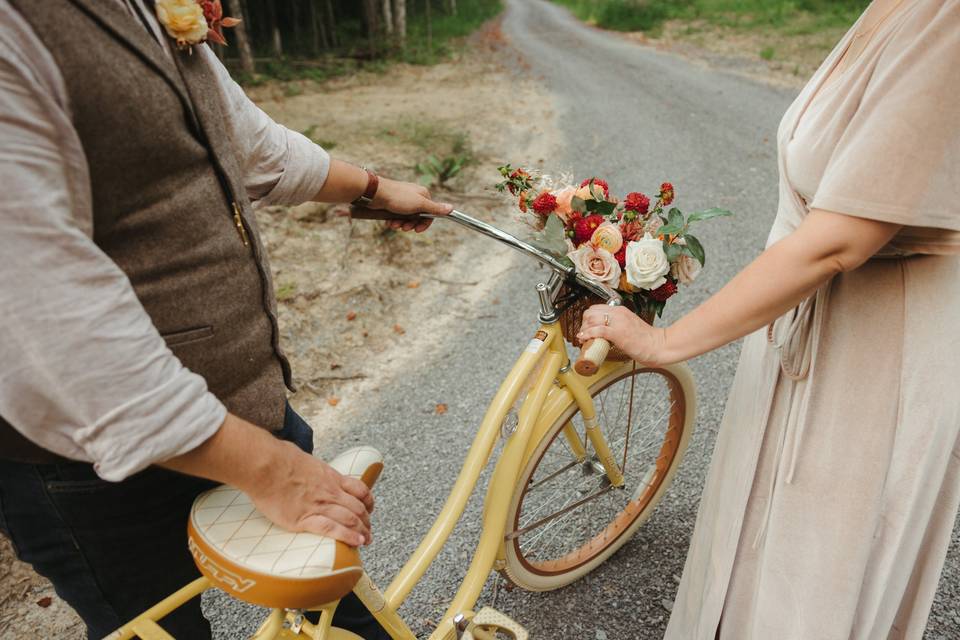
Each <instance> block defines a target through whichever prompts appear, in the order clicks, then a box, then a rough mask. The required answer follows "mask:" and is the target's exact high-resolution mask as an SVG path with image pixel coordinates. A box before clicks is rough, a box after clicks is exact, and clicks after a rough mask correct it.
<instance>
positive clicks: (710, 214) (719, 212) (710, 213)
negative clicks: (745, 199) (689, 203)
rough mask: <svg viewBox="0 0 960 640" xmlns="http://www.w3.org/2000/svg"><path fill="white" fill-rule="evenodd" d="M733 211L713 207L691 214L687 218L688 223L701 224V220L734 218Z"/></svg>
mask: <svg viewBox="0 0 960 640" xmlns="http://www.w3.org/2000/svg"><path fill="white" fill-rule="evenodd" d="M732 215H733V212H732V211H727V210H726V209H720V208H718V207H713V208H710V209H705V210H703V211H697V212H696V213H691V214H690V216H689V217H688V218H687V222H700V221H701V220H709V219H711V218H725V217H726V216H732Z"/></svg>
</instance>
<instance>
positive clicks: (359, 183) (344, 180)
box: [313, 159, 368, 202]
mask: <svg viewBox="0 0 960 640" xmlns="http://www.w3.org/2000/svg"><path fill="white" fill-rule="evenodd" d="M367 180H368V176H367V172H366V171H365V170H363V169H361V168H360V167H357V166H354V165H352V164H350V163H348V162H343V161H342V160H334V159H331V160H330V171H329V173H328V174H327V180H326V182H324V183H323V188H321V189H320V191H318V192H317V194H316V195H315V196H314V197H313V200H315V201H316V202H353V201H354V200H356V199H357V198H359V197H360V196H362V195H363V192H364V191H366V189H367Z"/></svg>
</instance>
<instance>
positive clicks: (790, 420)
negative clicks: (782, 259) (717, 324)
mask: <svg viewBox="0 0 960 640" xmlns="http://www.w3.org/2000/svg"><path fill="white" fill-rule="evenodd" d="M856 28H857V26H856V25H855V26H854V29H852V30H851V31H850V33H848V34H847V35H846V37H844V39H843V40H842V41H841V42H840V44H839V45H838V46H837V48H836V49H835V50H834V52H833V53H832V54H831V55H830V56H829V57H828V58H827V60H826V61H825V62H824V64H823V66H822V67H821V69H820V70H819V71H818V72H817V73H816V74H815V75H814V77H813V78H812V80H811V81H810V83H809V84H808V85H807V87H806V88H805V89H804V90H803V91H802V92H801V94H800V96H799V97H798V98H797V100H796V102H795V103H794V104H793V105H792V106H791V107H790V109H789V110H788V111H787V113H786V115H785V117H784V119H783V122H782V123H781V127H780V131H779V136H778V138H779V162H780V178H781V189H780V207H779V211H778V215H777V218H776V221H775V223H774V227H773V230H772V232H771V235H770V243H773V242H776V241H777V240H779V239H781V238H783V237H784V236H786V235H787V234H789V233H790V232H791V231H793V230H794V229H796V228H797V227H798V226H799V225H800V223H801V222H802V221H803V219H804V217H805V216H806V214H807V213H808V212H809V211H810V210H811V209H823V210H828V211H834V212H838V213H843V214H847V215H851V216H858V217H864V218H871V219H876V220H883V221H888V222H894V223H899V224H902V225H905V226H904V228H903V230H902V231H901V232H900V233H899V234H898V235H897V236H896V237H895V239H894V240H893V241H892V242H891V243H890V245H889V246H887V247H885V248H884V249H883V250H882V251H881V252H880V253H879V254H878V255H877V256H876V257H875V258H874V259H871V260H870V261H868V262H867V263H866V264H865V265H864V266H862V267H861V268H859V269H856V270H854V271H852V272H849V273H844V274H842V275H840V276H837V277H836V278H834V279H833V280H832V281H831V282H830V283H829V284H827V285H826V286H824V287H823V288H822V289H820V290H819V291H818V292H817V293H816V294H815V295H814V296H812V297H811V298H810V299H808V300H806V301H805V302H804V303H802V304H801V305H800V306H799V307H797V308H796V309H795V310H793V311H792V312H790V313H789V314H787V315H786V316H785V317H783V318H781V319H780V320H778V321H777V322H775V323H774V324H773V325H771V327H769V328H768V329H767V330H764V331H761V332H758V333H756V334H753V335H751V336H748V337H747V338H746V340H745V341H744V344H743V350H742V355H741V361H740V365H739V369H738V371H737V375H736V379H735V381H734V384H733V388H732V390H731V394H730V398H729V401H728V404H727V409H726V413H725V415H724V419H723V422H722V424H721V427H720V431H719V435H718V439H717V445H716V449H715V451H714V455H713V459H712V463H711V468H710V471H709V474H708V478H707V484H706V487H705V489H704V494H703V498H702V500H701V505H700V512H699V515H698V519H697V525H696V529H695V531H694V535H693V540H692V543H691V547H690V551H689V554H688V557H687V563H686V567H685V569H684V573H683V578H682V580H681V584H680V590H679V593H678V595H677V599H676V602H675V604H674V607H673V614H672V616H671V619H670V623H669V626H668V629H667V634H666V638H667V639H668V640H714V638H716V637H719V638H720V639H721V640H883V639H894V638H896V639H899V638H910V639H918V640H919V639H920V638H921V636H922V635H923V631H924V628H925V626H926V620H927V617H928V615H929V611H930V607H931V605H932V602H933V598H934V595H935V593H936V589H937V584H938V581H939V578H940V573H941V570H942V567H943V562H944V558H945V555H946V550H947V546H948V544H949V541H950V536H951V531H952V529H953V526H954V521H955V518H956V514H957V507H958V503H960V0H914V1H912V2H911V1H910V0H906V1H905V2H904V3H903V4H902V5H901V6H900V7H899V10H898V11H896V13H894V14H891V16H890V18H889V19H888V20H887V21H885V22H884V23H882V24H881V26H880V27H879V28H878V29H877V30H876V31H875V32H874V33H873V34H872V36H871V38H870V41H869V42H868V43H867V45H866V47H865V48H864V49H863V51H862V53H860V54H859V55H858V56H857V57H856V58H855V59H853V60H851V61H849V65H847V66H846V68H845V69H844V70H842V71H840V70H839V69H837V73H833V72H834V70H835V68H836V66H837V64H838V62H839V60H840V59H841V58H842V57H843V55H844V53H845V52H846V51H847V48H848V47H849V46H850V44H851V42H852V41H853V39H854V35H853V34H854V32H855V30H856ZM845 65H846V63H845ZM828 78H829V80H828V81H827V79H828ZM825 81H826V82H825ZM718 628H719V631H718ZM958 637H960V636H958Z"/></svg>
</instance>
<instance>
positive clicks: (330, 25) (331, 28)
mask: <svg viewBox="0 0 960 640" xmlns="http://www.w3.org/2000/svg"><path fill="white" fill-rule="evenodd" d="M325 4H326V8H327V32H328V33H329V34H330V45H331V46H334V47H335V46H337V45H338V44H340V40H339V38H337V19H336V17H335V16H334V15H333V2H331V0H325Z"/></svg>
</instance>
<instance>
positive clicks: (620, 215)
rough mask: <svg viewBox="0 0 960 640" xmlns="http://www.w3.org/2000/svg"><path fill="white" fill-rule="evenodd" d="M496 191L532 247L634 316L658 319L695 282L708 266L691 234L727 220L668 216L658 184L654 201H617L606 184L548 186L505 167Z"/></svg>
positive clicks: (668, 197) (669, 192) (665, 191)
mask: <svg viewBox="0 0 960 640" xmlns="http://www.w3.org/2000/svg"><path fill="white" fill-rule="evenodd" d="M499 171H500V175H501V176H502V177H503V181H502V182H500V183H499V184H497V185H496V187H497V190H499V191H501V192H509V193H510V194H511V195H513V196H515V197H516V198H518V207H519V208H520V211H521V212H523V213H524V214H527V216H528V217H527V218H526V220H527V222H529V223H531V224H532V226H533V227H534V228H535V229H537V231H538V232H539V233H538V234H537V237H536V238H534V241H535V242H536V244H538V245H539V246H540V247H541V248H543V249H546V250H547V251H550V252H551V253H553V254H555V255H558V256H565V259H566V260H569V261H570V264H572V265H573V266H574V267H575V268H576V270H577V272H579V273H581V274H583V275H584V276H586V277H588V278H591V279H593V280H595V281H597V282H601V283H603V284H605V285H607V286H610V287H613V288H614V289H616V290H618V291H619V292H620V293H621V295H622V296H623V299H624V301H625V302H626V303H627V304H628V305H629V306H630V307H631V308H632V309H633V311H634V312H636V313H637V314H639V315H641V316H643V317H647V318H652V317H653V315H654V314H656V315H657V316H659V315H661V314H662V313H663V309H664V306H665V305H666V302H667V300H669V299H670V298H672V297H673V296H674V295H675V294H676V293H677V291H678V290H679V288H680V287H681V286H682V285H688V284H690V283H691V282H693V281H694V280H695V279H696V278H697V276H698V275H699V274H700V270H701V269H702V268H703V266H704V265H705V264H706V252H705V250H704V248H703V244H702V243H701V242H700V240H698V239H697V237H696V236H694V235H692V234H691V233H690V226H691V225H692V224H694V223H696V222H701V221H703V220H709V219H710V218H718V217H721V216H729V215H732V214H731V213H730V212H729V211H726V210H724V209H718V208H712V209H707V210H705V211H698V212H696V213H691V214H690V215H685V214H684V213H683V212H682V211H680V210H679V209H677V208H676V207H673V208H670V209H669V210H667V207H669V206H670V205H671V204H673V201H674V198H675V196H676V191H675V190H674V187H673V184H671V183H669V182H664V183H663V184H661V185H660V192H659V193H658V194H657V197H656V200H655V201H654V202H653V203H651V200H650V198H649V197H647V196H646V195H644V194H643V193H641V192H639V191H634V192H631V193H628V194H627V195H626V197H625V198H624V199H623V200H618V199H617V198H615V197H613V196H612V195H611V194H610V187H609V185H608V184H607V182H606V181H605V180H602V179H600V178H589V179H587V180H583V181H582V182H580V183H576V182H574V183H573V184H565V182H567V181H561V182H560V183H559V184H553V182H554V181H553V180H551V179H548V178H545V177H544V176H541V175H538V174H536V173H534V172H530V171H526V170H524V169H514V168H513V167H511V166H510V165H505V166H502V167H499Z"/></svg>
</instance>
